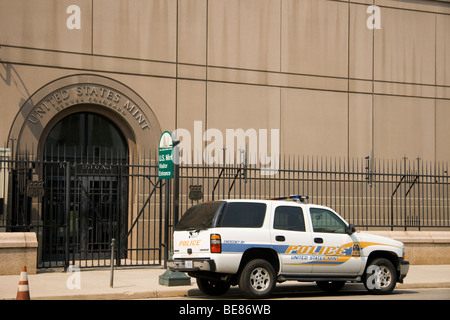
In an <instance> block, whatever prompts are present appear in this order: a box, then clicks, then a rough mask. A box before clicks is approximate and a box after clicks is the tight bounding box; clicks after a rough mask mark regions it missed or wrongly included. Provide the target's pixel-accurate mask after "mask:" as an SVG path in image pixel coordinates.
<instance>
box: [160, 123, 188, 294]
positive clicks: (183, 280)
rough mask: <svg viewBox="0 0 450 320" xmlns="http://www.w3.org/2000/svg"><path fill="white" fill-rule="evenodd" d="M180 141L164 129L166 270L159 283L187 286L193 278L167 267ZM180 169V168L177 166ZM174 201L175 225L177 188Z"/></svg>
mask: <svg viewBox="0 0 450 320" xmlns="http://www.w3.org/2000/svg"><path fill="white" fill-rule="evenodd" d="M178 143H179V142H178V141H177V142H175V143H174V142H173V139H172V135H171V134H170V132H169V131H164V132H163V134H162V135H161V138H160V139H159V152H158V178H159V179H161V180H163V179H165V180H166V192H165V197H166V198H165V212H164V219H165V223H164V269H166V272H164V274H162V275H160V276H159V284H160V285H165V286H186V285H191V278H190V277H189V276H187V275H186V274H185V273H184V272H178V271H170V270H168V269H167V261H168V260H169V259H170V257H169V251H170V248H169V229H170V228H169V220H170V211H169V207H170V199H169V196H170V180H171V179H173V178H174V174H173V173H174V163H173V156H174V155H173V148H174V147H175V145H176V144H178ZM177 169H178V168H177ZM175 179H176V181H175V187H176V189H177V188H178V179H179V175H178V172H177V175H176V177H175ZM175 195H176V197H175V199H174V201H175V203H174V225H175V224H176V222H178V212H177V211H178V191H177V190H175Z"/></svg>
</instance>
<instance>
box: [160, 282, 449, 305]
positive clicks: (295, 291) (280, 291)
mask: <svg viewBox="0 0 450 320" xmlns="http://www.w3.org/2000/svg"><path fill="white" fill-rule="evenodd" d="M241 299H245V297H244V295H243V294H242V293H241V292H240V290H239V289H238V288H237V287H234V288H231V289H230V291H229V292H228V293H227V294H225V295H223V296H219V297H209V296H206V295H198V296H187V297H176V298H171V300H241ZM153 300H155V299H153ZM269 300H450V288H420V289H396V290H394V292H393V293H392V294H389V295H371V294H369V293H368V292H367V291H366V290H365V288H364V286H363V285H362V284H346V286H345V287H344V288H343V289H342V290H341V291H339V292H337V293H326V292H323V291H321V290H319V289H318V288H317V286H316V285H315V284H305V283H302V284H284V285H278V286H277V287H276V288H275V290H274V293H273V294H272V296H271V297H270V299H269ZM248 301H252V300H248Z"/></svg>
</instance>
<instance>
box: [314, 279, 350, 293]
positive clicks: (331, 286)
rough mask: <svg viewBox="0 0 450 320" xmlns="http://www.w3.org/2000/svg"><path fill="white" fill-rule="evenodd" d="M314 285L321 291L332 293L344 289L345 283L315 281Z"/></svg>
mask: <svg viewBox="0 0 450 320" xmlns="http://www.w3.org/2000/svg"><path fill="white" fill-rule="evenodd" d="M316 284H317V286H318V287H319V288H320V289H321V290H323V291H325V292H330V293H334V292H338V291H339V290H341V289H342V288H343V287H344V285H345V281H316Z"/></svg>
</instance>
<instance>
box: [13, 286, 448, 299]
mask: <svg viewBox="0 0 450 320" xmlns="http://www.w3.org/2000/svg"><path fill="white" fill-rule="evenodd" d="M431 288H450V282H439V283H436V282H434V283H432V282H431V283H412V284H405V283H398V284H397V286H396V287H395V289H396V290H401V289H431ZM280 291H282V289H281V290H280ZM285 292H287V293H289V292H296V291H295V290H286V291H285ZM238 293H239V291H238V289H236V290H233V289H232V292H230V294H231V295H235V294H238ZM199 296H203V294H202V293H201V292H200V290H198V289H192V288H189V289H179V290H170V291H164V290H163V291H159V290H154V291H145V292H121V293H97V294H80V295H64V296H48V297H36V298H33V297H31V299H32V300H134V299H164V298H175V297H187V298H189V297H199ZM5 300H14V299H5Z"/></svg>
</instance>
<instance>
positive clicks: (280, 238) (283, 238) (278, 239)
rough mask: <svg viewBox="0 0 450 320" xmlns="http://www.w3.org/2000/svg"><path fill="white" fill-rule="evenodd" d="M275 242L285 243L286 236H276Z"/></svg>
mask: <svg viewBox="0 0 450 320" xmlns="http://www.w3.org/2000/svg"><path fill="white" fill-rule="evenodd" d="M275 240H277V241H285V240H286V238H285V237H284V236H276V237H275Z"/></svg>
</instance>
